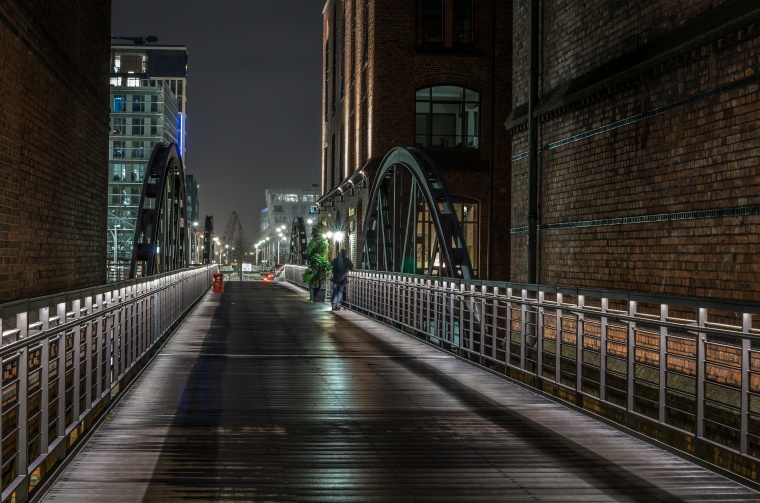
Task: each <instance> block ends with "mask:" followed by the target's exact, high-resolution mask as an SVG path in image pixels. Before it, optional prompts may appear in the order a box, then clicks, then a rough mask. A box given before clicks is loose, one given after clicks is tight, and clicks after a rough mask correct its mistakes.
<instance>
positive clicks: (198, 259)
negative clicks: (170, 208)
mask: <svg viewBox="0 0 760 503" xmlns="http://www.w3.org/2000/svg"><path fill="white" fill-rule="evenodd" d="M199 188H200V184H199V183H198V181H197V180H196V179H195V176H194V175H187V174H186V175H185V198H186V202H185V208H187V225H188V228H189V229H190V232H189V233H188V239H189V240H190V243H189V246H188V249H189V250H190V263H191V264H201V263H203V231H204V225H205V223H204V222H205V220H202V219H201V211H200V201H199V200H198V189H199Z"/></svg>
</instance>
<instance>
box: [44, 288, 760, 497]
mask: <svg viewBox="0 0 760 503" xmlns="http://www.w3.org/2000/svg"><path fill="white" fill-rule="evenodd" d="M225 289H226V291H225V293H224V294H221V295H220V294H212V293H209V294H208V295H207V296H206V298H205V300H204V301H203V302H202V303H201V304H200V305H199V306H198V307H197V308H196V310H195V311H194V312H193V314H192V315H191V316H189V317H188V318H187V319H186V321H185V322H184V323H183V325H182V326H181V327H180V329H179V331H178V332H177V333H176V334H175V335H174V337H173V338H172V339H171V340H170V342H169V343H168V345H167V346H166V347H165V348H164V350H163V351H162V353H161V354H160V355H159V356H157V358H156V359H155V361H154V362H153V364H152V365H151V366H150V367H149V368H148V369H147V371H146V372H145V374H144V375H143V376H142V377H141V379H140V380H139V381H138V382H137V383H136V384H135V386H134V387H133V389H132V390H131V391H130V392H129V393H128V395H127V396H126V397H125V398H124V399H123V401H122V402H121V403H120V404H119V405H118V406H117V408H116V409H115V411H114V413H113V414H112V415H111V417H110V418H109V420H108V421H106V422H105V423H104V425H103V426H102V427H101V429H100V430H99V431H98V432H97V433H96V434H95V435H94V436H93V438H92V439H91V440H90V442H89V443H88V444H87V446H85V448H84V449H83V450H82V452H81V453H80V454H79V456H78V457H77V458H76V459H75V460H74V461H73V462H72V463H71V465H70V466H69V467H68V469H67V470H66V472H65V473H64V474H63V476H62V477H61V478H60V479H59V481H57V482H56V483H55V485H54V486H53V487H52V489H51V490H50V491H49V492H48V494H47V495H46V497H45V498H44V500H43V501H46V502H58V503H60V502H76V503H81V502H130V503H132V502H172V501H199V502H212V501H251V502H252V501H255V502H341V501H345V502H365V501H379V502H406V501H415V502H459V503H464V502H471V501H478V502H498V501H506V502H597V501H626V502H677V501H695V502H696V501H700V502H706V501H723V502H725V501H760V494H759V493H756V492H754V491H752V490H750V489H747V488H745V487H743V486H741V485H739V484H737V483H735V482H733V481H730V480H728V479H726V478H723V477H721V476H719V475H716V474H713V473H711V472H709V471H707V470H704V469H703V468H700V467H698V466H695V465H693V464H690V463H688V462H687V461H685V460H683V459H681V458H679V457H676V456H674V455H671V454H669V453H667V452H665V451H663V450H660V449H658V448H656V447H654V446H652V445H650V444H647V443H645V442H642V441H640V440H637V439H635V438H631V437H628V436H626V435H625V434H624V433H622V432H620V431H618V430H616V429H614V428H611V427H608V426H606V425H604V424H602V423H599V422H596V421H594V420H593V419H591V418H589V417H587V416H585V415H583V414H580V413H577V412H575V411H572V410H568V409H566V408H564V407H562V406H561V405H559V404H556V403H554V402H551V401H550V400H547V399H545V398H542V397H540V396H538V395H535V394H533V393H531V392H530V391H528V390H525V389H523V388H521V387H519V386H515V385H513V384H511V383H509V382H507V381H505V380H503V379H500V378H498V377H496V376H493V375H491V374H489V373H487V372H485V371H483V370H480V369H478V368H476V367H474V366H472V365H469V364H467V363H465V362H462V361H458V360H457V359H455V358H453V357H451V356H449V355H446V354H444V353H441V352H439V351H437V350H435V349H433V348H430V347H428V346H426V345H424V344H422V343H420V342H418V341H415V340H413V339H411V338H409V337H407V336H405V335H403V334H400V333H398V332H395V331H393V330H390V329H388V328H386V327H383V326H381V325H379V324H377V323H375V322H372V321H370V320H367V319H365V318H363V317H361V316H359V315H357V314H356V313H352V312H348V311H342V312H339V313H333V312H330V311H329V305H328V304H312V303H310V302H308V300H307V297H308V294H305V293H303V292H300V291H296V290H294V289H292V288H290V287H287V286H284V285H278V284H271V283H261V282H247V283H234V282H233V283H227V284H226V285H225Z"/></svg>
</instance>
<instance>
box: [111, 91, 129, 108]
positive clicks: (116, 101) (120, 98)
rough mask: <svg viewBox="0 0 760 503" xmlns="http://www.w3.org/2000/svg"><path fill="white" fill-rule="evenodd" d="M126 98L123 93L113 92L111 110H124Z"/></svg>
mask: <svg viewBox="0 0 760 503" xmlns="http://www.w3.org/2000/svg"><path fill="white" fill-rule="evenodd" d="M126 103H127V98H126V96H124V95H123V94H115V95H114V97H113V111H114V112H126V111H127V107H126Z"/></svg>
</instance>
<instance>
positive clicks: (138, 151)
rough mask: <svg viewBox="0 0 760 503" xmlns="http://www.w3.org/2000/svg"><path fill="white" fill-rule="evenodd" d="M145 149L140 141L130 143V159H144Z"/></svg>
mask: <svg viewBox="0 0 760 503" xmlns="http://www.w3.org/2000/svg"><path fill="white" fill-rule="evenodd" d="M144 158H145V149H144V148H143V144H142V142H141V141H133V142H132V159H144Z"/></svg>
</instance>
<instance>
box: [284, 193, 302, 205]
mask: <svg viewBox="0 0 760 503" xmlns="http://www.w3.org/2000/svg"><path fill="white" fill-rule="evenodd" d="M282 200H283V201H284V202H286V203H297V202H298V194H285V195H284V196H283V197H282Z"/></svg>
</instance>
